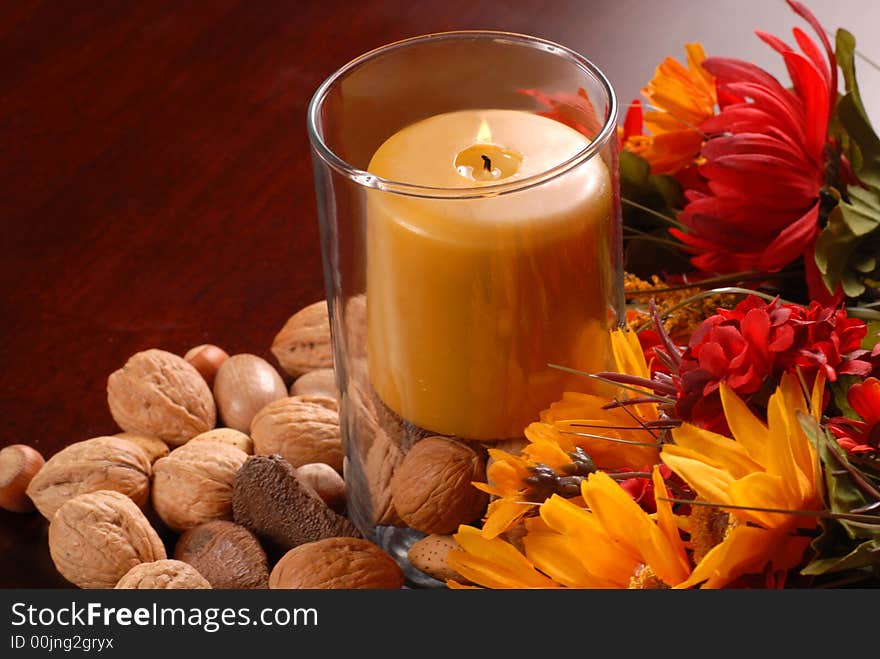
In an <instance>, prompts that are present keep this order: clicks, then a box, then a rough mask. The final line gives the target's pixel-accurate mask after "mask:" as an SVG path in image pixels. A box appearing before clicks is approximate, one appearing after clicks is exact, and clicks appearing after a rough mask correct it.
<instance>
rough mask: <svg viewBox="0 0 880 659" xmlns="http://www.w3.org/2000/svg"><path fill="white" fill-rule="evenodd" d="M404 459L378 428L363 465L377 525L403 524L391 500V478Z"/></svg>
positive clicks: (401, 452) (395, 446) (396, 447)
mask: <svg viewBox="0 0 880 659" xmlns="http://www.w3.org/2000/svg"><path fill="white" fill-rule="evenodd" d="M403 457H404V455H403V451H401V450H400V447H399V446H397V444H395V443H394V442H392V441H391V439H389V438H388V435H387V434H385V431H384V430H382V429H381V428H377V429H376V434H375V436H374V439H373V443H372V444H371V445H370V448H369V450H368V451H367V457H366V459H365V460H364V465H363V469H364V476H365V480H366V486H367V490H368V492H369V497H370V503H371V506H372V510H373V519H374V522H375V523H376V524H391V525H393V526H400V525H401V524H402V520H401V519H400V515H398V514H397V510H395V508H394V503H393V501H392V498H391V477H392V476H393V475H394V472H395V471H396V469H397V468H398V467H399V466H400V464H401V463H402V462H403Z"/></svg>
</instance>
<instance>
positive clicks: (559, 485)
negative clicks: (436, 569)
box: [476, 330, 664, 538]
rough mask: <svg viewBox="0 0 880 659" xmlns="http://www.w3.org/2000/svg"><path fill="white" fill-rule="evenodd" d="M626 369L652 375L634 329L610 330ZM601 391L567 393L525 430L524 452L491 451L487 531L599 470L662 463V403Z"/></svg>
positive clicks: (484, 486) (499, 529) (500, 528)
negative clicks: (658, 405) (660, 448)
mask: <svg viewBox="0 0 880 659" xmlns="http://www.w3.org/2000/svg"><path fill="white" fill-rule="evenodd" d="M611 346H612V350H613V353H614V360H615V363H616V365H617V370H618V372H619V373H620V374H622V375H625V376H631V377H635V378H648V377H650V371H649V369H648V365H647V364H646V363H645V357H644V354H643V352H642V350H641V346H640V345H639V342H638V338H637V336H636V334H635V332H625V331H623V330H615V331H613V332H612V333H611ZM596 392H597V393H593V394H588V393H579V392H566V393H565V394H563V396H562V398H561V400H559V401H557V402H555V403H553V404H552V405H551V406H550V408H549V409H547V410H545V411H543V412H542V413H541V416H540V421H536V422H534V423H531V424H529V426H528V427H527V428H526V430H525V436H526V440H527V444H526V445H525V446H524V447H523V448H522V449H521V450H520V451H519V452H507V451H504V450H500V449H490V450H489V457H490V458H491V464H490V465H489V467H488V469H487V481H488V482H487V483H477V484H476V487H478V488H479V489H481V490H483V491H484V492H487V493H489V494H490V495H492V496H493V497H496V498H495V499H494V500H493V501H492V502H491V503H490V504H489V508H488V510H487V514H486V519H485V523H484V525H483V530H482V533H483V535H484V536H485V537H486V538H493V537H496V536H497V535H499V534H501V533H503V532H505V531H507V530H509V529H510V528H511V527H513V526H514V525H516V524H517V523H518V522H520V521H521V520H522V519H523V518H524V517H526V516H527V515H529V514H531V513H533V512H534V509H535V508H536V507H537V506H538V505H539V504H540V503H542V502H543V501H544V500H545V499H547V498H548V497H550V496H551V495H552V494H555V493H559V492H569V493H570V492H571V488H572V486H573V485H574V486H575V488H574V489H575V493H572V494H569V496H572V495H575V496H576V490H577V485H578V484H579V483H580V481H581V480H583V478H585V477H586V476H587V475H588V474H590V473H592V472H593V471H595V470H597V469H603V470H608V471H614V470H624V471H636V472H641V471H642V470H643V469H644V467H645V465H654V464H656V463H657V461H658V456H659V442H658V434H659V432H660V431H661V430H662V427H663V426H664V423H663V421H662V420H661V419H660V416H659V413H658V410H657V405H656V403H653V402H650V401H645V402H640V403H639V402H633V403H632V404H626V405H617V406H615V407H612V408H610V409H609V405H615V404H616V403H618V402H623V401H631V400H633V398H634V396H635V394H633V393H631V392H629V391H627V390H623V389H620V390H617V389H616V388H615V387H612V386H608V385H603V386H602V387H601V388H598V387H597V388H596Z"/></svg>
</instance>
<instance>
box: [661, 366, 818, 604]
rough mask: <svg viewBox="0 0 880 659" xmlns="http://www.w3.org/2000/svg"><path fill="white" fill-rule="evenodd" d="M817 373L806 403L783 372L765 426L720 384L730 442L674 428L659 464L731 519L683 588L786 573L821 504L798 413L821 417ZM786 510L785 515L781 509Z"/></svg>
mask: <svg viewBox="0 0 880 659" xmlns="http://www.w3.org/2000/svg"><path fill="white" fill-rule="evenodd" d="M823 391H824V378H823V377H822V376H821V374H820V376H819V377H817V379H816V383H815V386H814V387H813V392H812V396H811V402H810V405H809V406H808V405H807V402H806V400H805V399H804V395H803V393H802V391H801V387H800V384H799V383H798V379H797V378H796V376H794V375H792V374H785V375H784V376H783V377H782V381H781V383H780V385H779V387H778V388H777V389H776V391H775V392H774V394H773V395H772V396H771V397H770V400H769V403H768V408H767V423H766V424H765V423H764V422H763V421H762V420H761V419H759V418H758V417H756V416H755V415H754V414H753V413H752V412H751V411H750V410H749V408H748V406H747V405H746V403H745V402H744V401H743V400H742V399H741V398H739V397H738V396H737V395H736V394H735V393H734V392H733V390H732V389H731V388H730V387H728V386H727V385H725V384H721V385H720V394H721V401H722V404H723V407H724V414H725V416H726V420H727V423H728V425H729V426H730V428H731V431H732V435H733V439H730V438H728V437H724V436H722V435H718V434H715V433H712V432H710V431H707V430H705V429H702V428H698V427H696V426H693V425H690V424H684V425H682V426H681V427H680V428H678V429H676V430H673V431H672V435H673V439H674V443H672V444H667V445H665V446H664V447H663V451H662V454H661V458H662V460H663V462H664V463H665V464H667V465H669V467H670V468H671V469H672V470H673V471H674V472H675V473H676V474H678V475H679V476H680V477H681V478H682V479H683V480H684V481H685V482H686V483H687V484H688V485H689V486H690V487H691V488H692V489H693V490H694V492H696V493H697V495H698V497H699V500H698V501H696V502H695V504H694V505H700V504H709V505H711V506H715V507H717V508H718V509H720V510H722V511H725V512H726V513H727V516H728V518H729V519H730V520H734V521H735V522H736V523H735V524H732V525H730V528H729V529H728V530H727V531H726V533H725V534H724V537H723V539H722V540H721V541H720V542H719V543H718V544H717V545H715V546H714V547H712V548H711V549H709V550H708V551H707V552H706V553H705V555H704V556H703V557H702V559H701V560H699V562H698V563H697V565H696V566H695V567H694V570H693V572H692V574H691V575H690V576H689V577H688V578H687V579H686V580H685V581H684V582H682V583H681V584H679V585H680V586H682V587H688V586H695V585H698V584H701V585H702V587H705V588H719V587H723V586H725V585H727V584H729V583H731V582H732V581H733V580H735V579H736V578H737V577H739V576H741V575H743V574H755V573H761V572H763V571H765V570H769V571H770V572H771V573H776V572H780V571H786V570H788V569H791V568H792V567H794V566H795V565H797V564H798V563H799V562H800V561H801V560H802V559H803V555H804V552H805V550H806V548H807V546H808V545H809V542H810V537H809V536H810V533H811V532H812V531H813V530H814V529H815V528H816V526H817V523H818V522H817V517H816V516H809V515H807V516H804V515H802V514H798V513H803V512H810V511H812V512H816V513H818V512H819V511H822V510H823V509H824V504H823V501H822V497H821V495H820V492H819V490H818V483H819V473H820V467H819V462H818V458H817V455H816V451H815V450H814V448H813V446H812V445H811V444H810V442H809V440H808V439H807V436H806V434H805V433H804V431H803V429H802V428H801V426H800V423H799V420H798V417H797V415H798V412H804V413H806V412H807V411H808V410H810V411H811V412H812V414H813V416H814V417H815V418H817V419H818V418H819V416H820V415H821V399H822V392H823ZM781 511H786V512H781Z"/></svg>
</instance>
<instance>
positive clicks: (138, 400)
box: [107, 349, 217, 446]
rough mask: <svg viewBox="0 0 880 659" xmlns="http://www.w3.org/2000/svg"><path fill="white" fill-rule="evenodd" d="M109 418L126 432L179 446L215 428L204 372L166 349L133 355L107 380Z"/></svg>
mask: <svg viewBox="0 0 880 659" xmlns="http://www.w3.org/2000/svg"><path fill="white" fill-rule="evenodd" d="M107 402H108V403H109V405H110V413H111V414H112V415H113V418H114V420H115V421H116V423H118V424H119V427H120V428H122V429H123V430H125V431H126V432H132V433H138V434H141V435H150V436H153V437H158V438H159V439H161V440H162V441H164V442H166V443H168V444H171V445H172V446H177V445H180V444H183V443H185V442H186V441H187V440H188V439H190V438H191V437H195V436H196V435H198V434H199V433H202V432H205V431H206V430H209V429H211V428H213V427H214V425H215V424H216V422H217V409H216V407H215V405H214V397H213V396H212V394H211V390H210V389H209V388H208V385H207V384H206V383H205V380H204V378H203V377H202V376H201V375H200V374H199V372H198V371H197V370H196V369H195V367H193V366H192V365H191V364H190V363H188V362H187V361H186V360H185V359H183V357H179V356H178V355H175V354H172V353H170V352H166V351H164V350H158V349H152V350H145V351H143V352H139V353H137V354H135V355H133V356H132V357H131V358H129V360H128V361H127V362H126V363H125V366H123V367H122V368H121V369H119V370H118V371H115V372H114V373H112V374H111V375H110V377H109V378H108V380H107Z"/></svg>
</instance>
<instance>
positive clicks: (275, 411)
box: [251, 396, 342, 472]
mask: <svg viewBox="0 0 880 659" xmlns="http://www.w3.org/2000/svg"><path fill="white" fill-rule="evenodd" d="M251 437H252V438H253V440H254V452H255V453H256V454H257V455H272V454H273V453H277V454H279V455H281V456H283V457H284V459H285V460H287V461H288V462H289V463H290V464H292V465H293V466H294V467H299V466H301V465H304V464H309V463H310V462H323V463H324V464H328V465H330V466H331V467H333V469H335V470H336V471H340V472H341V471H342V435H341V432H340V429H339V413H338V412H337V411H336V401H335V400H334V399H332V398H327V397H326V396H293V397H289V398H283V399H281V400H276V401H275V402H273V403H269V404H268V405H266V407H264V408H263V409H261V410H260V411H259V412H258V413H257V415H256V416H255V417H254V419H253V422H252V423H251Z"/></svg>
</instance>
